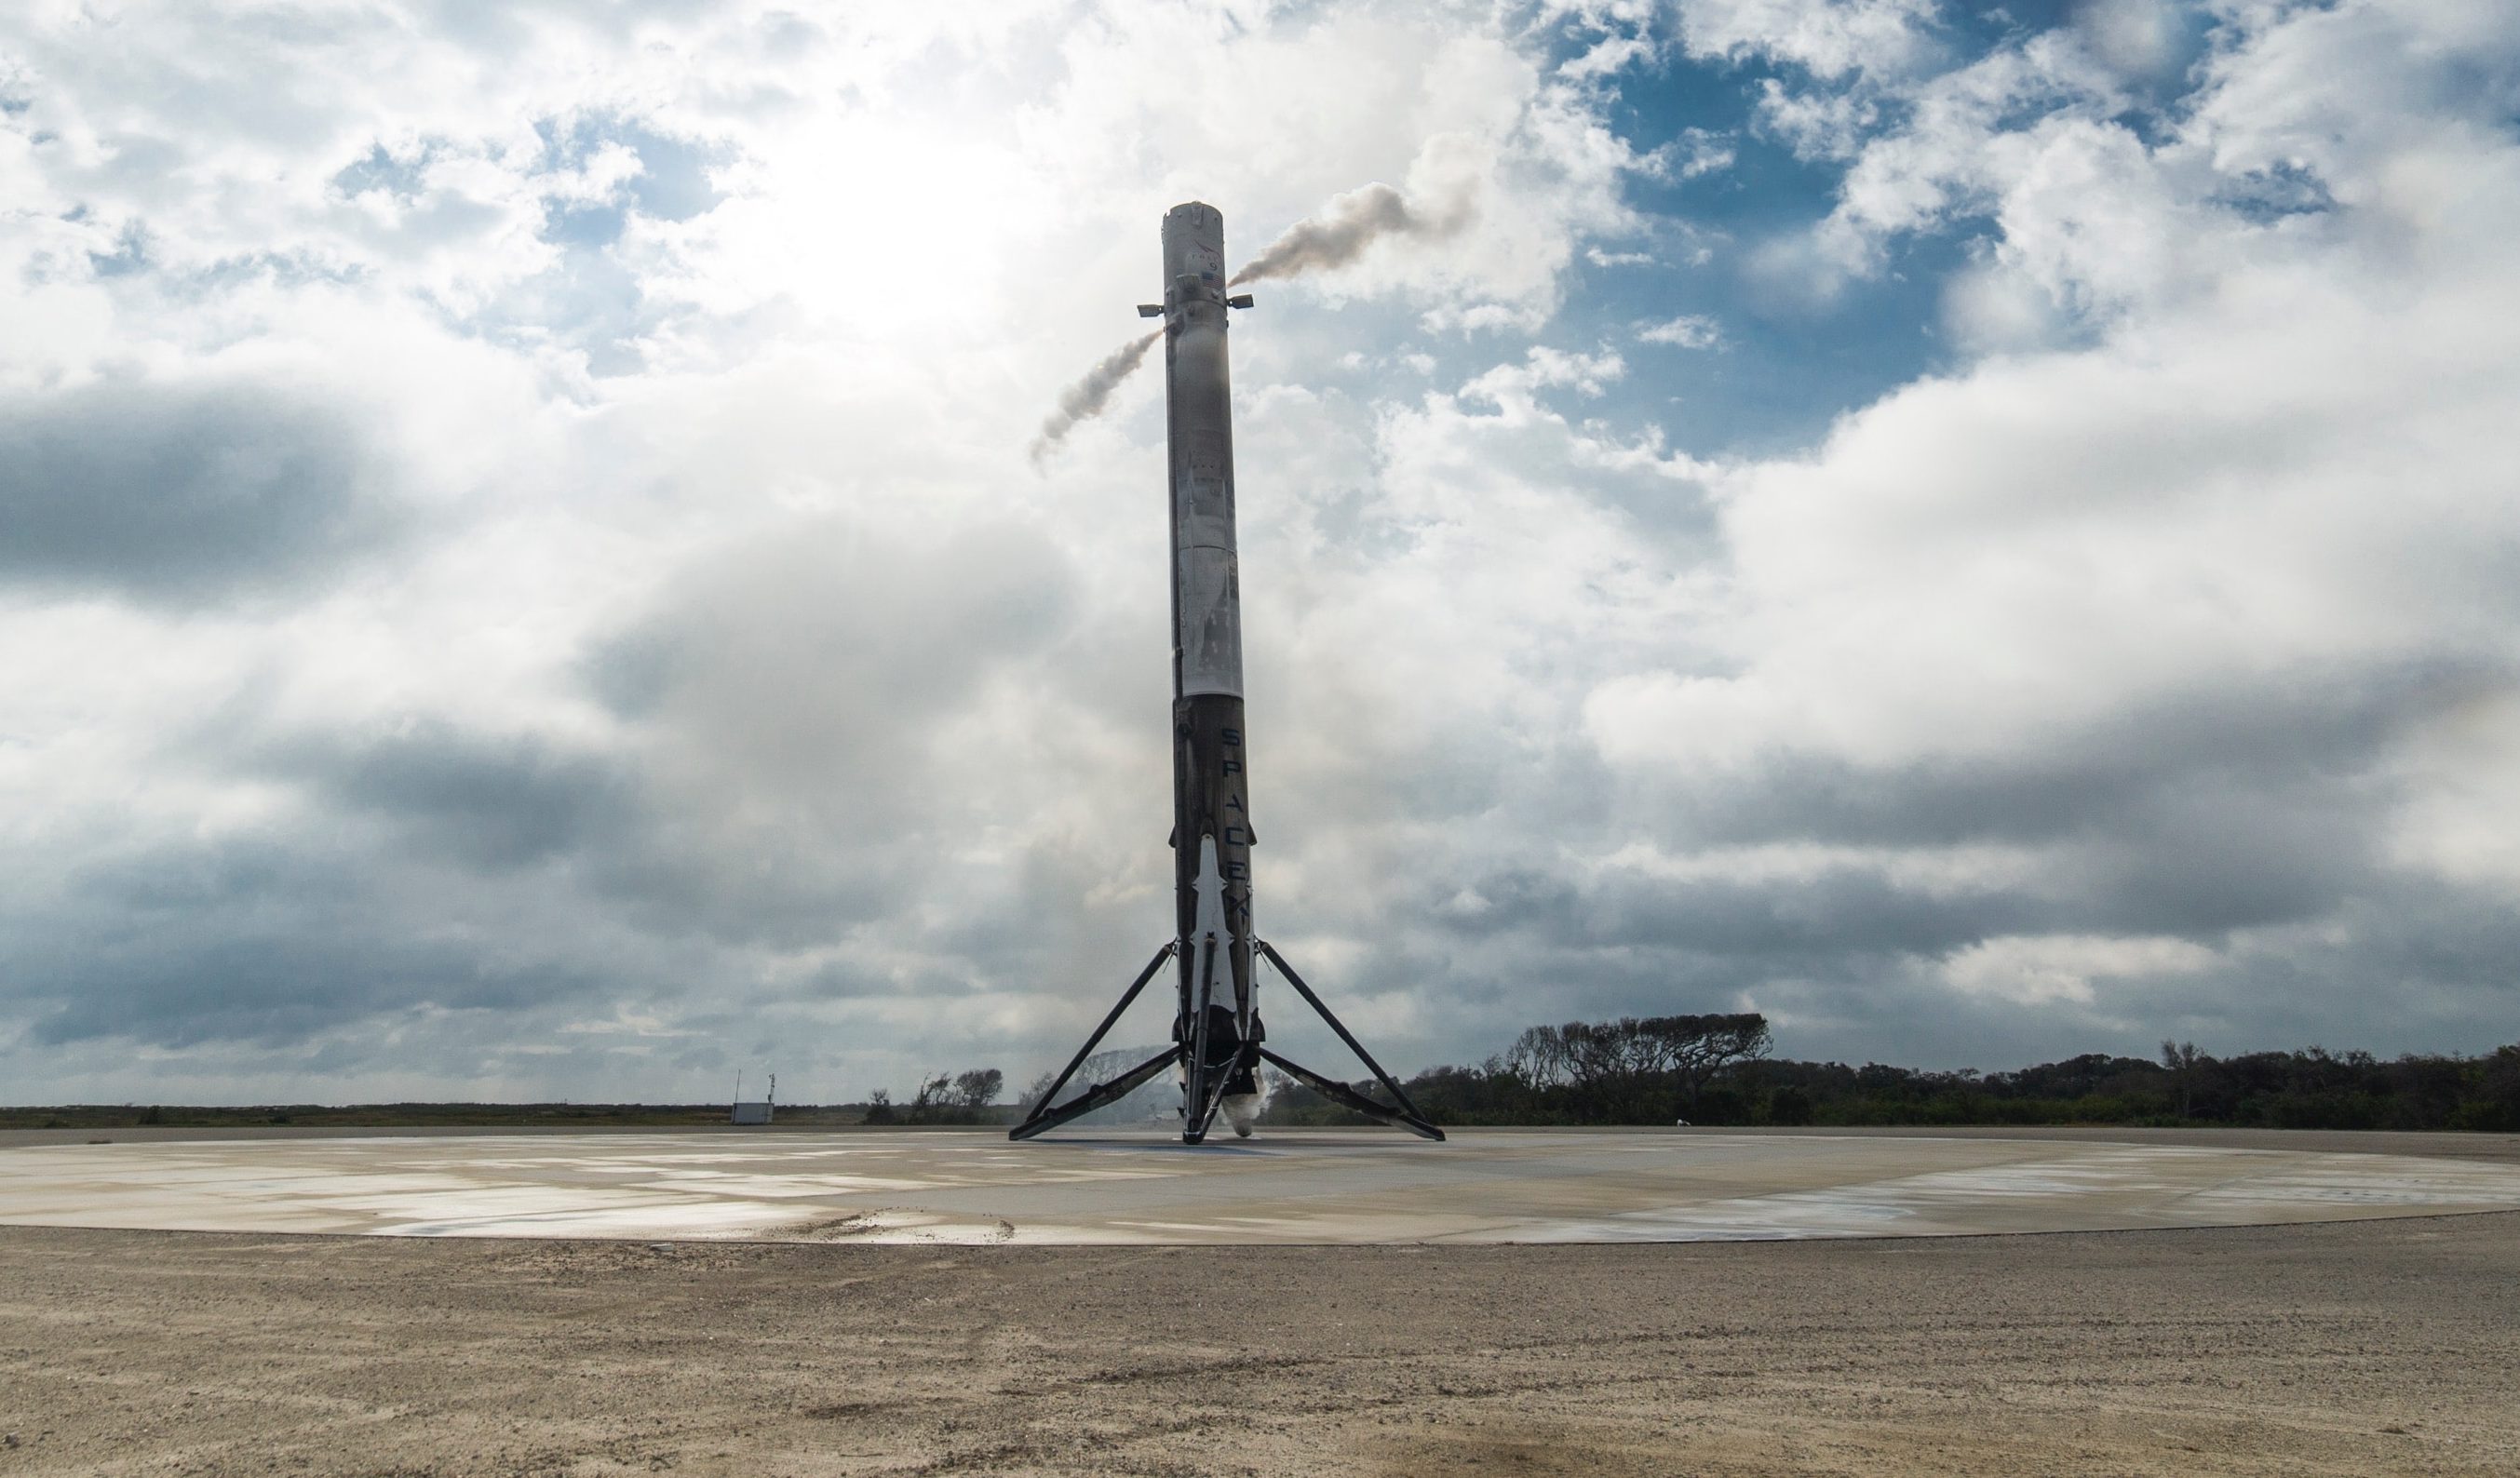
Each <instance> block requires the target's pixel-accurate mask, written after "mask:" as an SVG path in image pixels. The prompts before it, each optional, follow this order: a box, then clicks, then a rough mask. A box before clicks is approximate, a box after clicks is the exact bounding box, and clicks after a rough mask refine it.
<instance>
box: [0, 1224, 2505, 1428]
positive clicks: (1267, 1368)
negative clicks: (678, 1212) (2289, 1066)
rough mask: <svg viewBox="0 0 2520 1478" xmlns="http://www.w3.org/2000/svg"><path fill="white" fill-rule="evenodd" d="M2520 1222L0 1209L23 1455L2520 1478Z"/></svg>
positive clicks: (4, 1376) (2, 1384)
mask: <svg viewBox="0 0 2520 1478" xmlns="http://www.w3.org/2000/svg"><path fill="white" fill-rule="evenodd" d="M2515 1378H2520V1215H2512V1214H2494V1215H2472V1216H2461V1217H2437V1218H2420V1219H2406V1220H2397V1221H2379V1222H2361V1223H2353V1224H2335V1225H2322V1226H2291V1227H2265V1228H2242V1229H2226V1230H2207V1231H2183V1232H2094V1233H2069V1234H2057V1235H2043V1236H1987V1237H1961V1238H1945V1239H1936V1240H1878V1241H1855V1242H1782V1243H1766V1244H1696V1245H1673V1246H1570V1247H1467V1248H1401V1247H1394V1248H1372V1247H1334V1248H1280V1247H1264V1248H1253V1247H1238V1248H1158V1249H1132V1248H1030V1247H996V1248H957V1249H950V1250H943V1251H940V1250H935V1249H917V1248H905V1247H856V1246H805V1245H750V1244H727V1243H668V1244H653V1245H652V1244H646V1243H622V1242H583V1241H578V1242H571V1241H543V1242H517V1241H488V1240H467V1239H446V1240H405V1239H384V1238H359V1237H303V1236H297V1237H287V1236H281V1237H253V1236H239V1235H232V1234H204V1233H180V1232H89V1231H61V1230H51V1229H35V1228H7V1229H0V1474H8V1475H13V1478H14V1475H18V1474H28V1475H33V1474H46V1475H49V1474H66V1475H67V1474H79V1475H87V1474H123V1473H165V1474H177V1473H185V1474H227V1473H265V1472H272V1473H328V1474H329V1473H354V1474H377V1475H387V1474H392V1475H416V1474H472V1473H483V1474H489V1473H502V1474H505V1473H517V1474H527V1473H531V1474H571V1475H578V1474H609V1473H646V1472H687V1473H708V1474H717V1473H724V1474H760V1475H781V1474H796V1475H803V1474H822V1473H878V1472H880V1473H1010V1474H1021V1473H1061V1474H1067V1473H1075V1474H1086V1473H1222V1474H1279V1473H1287V1474H1292V1473H1305V1474H1313V1473H1324V1472H1332V1473H1350V1472H1353V1473H1390V1474H1420V1473H1508V1474H1583V1475H1588V1478H1590V1475H1603V1474H1626V1473H1657V1474H1658V1473H1675V1474H1771V1473H1844V1474H1905V1473H2022V1474H2048V1473H2053V1474H2116V1473H2124V1474H2155V1473H2158V1474H2174V1473H2178V1474H2185V1473H2287V1474H2291V1473H2336V1474H2348V1473H2351V1474H2363V1473H2476V1474H2488V1473H2491V1474H2509V1473H2512V1472H2515V1471H2520V1403H2515V1401H2514V1400H2513V1396H2512V1392H2513V1389H2514V1384H2515Z"/></svg>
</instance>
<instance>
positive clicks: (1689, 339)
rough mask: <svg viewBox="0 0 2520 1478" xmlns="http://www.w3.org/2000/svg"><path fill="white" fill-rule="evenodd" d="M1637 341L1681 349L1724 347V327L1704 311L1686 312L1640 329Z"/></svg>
mask: <svg viewBox="0 0 2520 1478" xmlns="http://www.w3.org/2000/svg"><path fill="white" fill-rule="evenodd" d="M1637 341H1638V342H1639V343H1649V344H1670V345H1671V346H1672V347H1674V348H1679V349H1720V348H1723V347H1724V328H1723V326H1722V325H1721V324H1718V323H1717V322H1716V321H1715V320H1713V319H1711V318H1708V317H1707V316H1706V315H1704V314H1702V313H1684V314H1682V315H1681V316H1680V317H1678V318H1675V319H1671V320H1669V321H1668V322H1664V323H1658V324H1647V325H1645V326H1644V327H1643V328H1641V329H1639V330H1638V331H1637Z"/></svg>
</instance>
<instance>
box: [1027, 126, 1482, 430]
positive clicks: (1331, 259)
mask: <svg viewBox="0 0 2520 1478" xmlns="http://www.w3.org/2000/svg"><path fill="white" fill-rule="evenodd" d="M1456 145H1457V141H1455V140H1451V139H1439V140H1436V141H1434V142H1433V143H1431V144H1430V145H1429V152H1428V155H1427V157H1421V158H1420V160H1419V163H1420V164H1421V165H1423V164H1425V163H1426V162H1427V160H1428V158H1432V159H1435V160H1437V161H1438V162H1443V161H1445V160H1447V159H1448V157H1450V156H1451V155H1455V154H1458V153H1459V150H1458V148H1457V147H1456ZM1453 173H1454V175H1455V183H1454V184H1453V186H1452V187H1451V188H1450V189H1449V190H1441V189H1439V190H1434V191H1426V190H1420V191H1418V192H1417V194H1416V196H1415V198H1414V199H1413V197H1412V196H1408V195H1403V194H1401V193H1400V192H1399V191H1397V190H1395V189H1393V188H1392V187H1390V186H1389V185H1385V184H1382V183H1381V182H1379V181H1376V182H1375V183H1373V184H1371V185H1367V186H1364V187H1362V188H1360V189H1356V190H1351V191H1348V192H1347V193H1346V194H1344V195H1335V196H1332V197H1330V202H1329V204H1328V206H1327V207H1326V208H1324V209H1323V211H1322V212H1321V214H1319V215H1314V216H1308V217H1306V218H1305V219H1303V220H1300V221H1297V222H1296V223H1295V224H1294V225H1292V226H1289V227H1287V228H1286V231H1285V234H1283V235H1282V236H1280V237H1279V238H1278V239H1277V240H1276V241H1274V242H1271V243H1270V244H1269V246H1268V249H1266V250H1264V251H1262V252H1261V253H1260V254H1259V255H1258V256H1256V257H1254V258H1252V260H1251V262H1250V264H1249V265H1247V266H1245V267H1244V268H1243V269H1242V270H1241V271H1239V272H1237V273H1235V274H1234V281H1233V282H1232V283H1230V284H1228V286H1230V287H1240V286H1241V285H1242V284H1244V283H1254V282H1261V281H1264V280H1266V279H1270V278H1283V277H1297V276H1301V275H1302V274H1304V273H1306V272H1317V271H1320V270H1322V269H1324V268H1328V267H1344V266H1346V265H1347V264H1348V263H1350V262H1352V261H1355V260H1356V259H1357V258H1358V257H1360V256H1362V255H1364V254H1365V251H1366V248H1367V247H1369V246H1373V244H1374V243H1375V242H1378V241H1381V240H1382V239H1383V238H1385V237H1393V236H1400V237H1415V238H1417V239H1418V240H1421V241H1440V240H1442V239H1444V238H1445V237H1449V236H1451V235H1453V234H1454V233H1455V232H1458V231H1460V230H1461V229H1462V228H1463V226H1466V225H1468V224H1469V222H1470V218H1471V217H1472V216H1473V215H1474V214H1476V213H1477V212H1476V208H1475V207H1476V203H1477V194H1476V192H1477V177H1476V176H1475V175H1464V174H1463V173H1461V172H1460V171H1459V170H1455V171H1453ZM1412 174H1413V175H1417V174H1418V171H1417V170H1413V171H1412ZM1162 336H1163V331H1162V330H1160V329H1158V330H1156V331H1155V332H1154V333H1152V334H1149V335H1148V336H1145V337H1144V338H1138V339H1132V340H1131V341H1129V342H1128V343H1125V344H1122V345H1121V346H1120V347H1119V348H1117V349H1114V350H1112V351H1111V352H1110V353H1109V354H1107V355H1105V356H1104V357H1103V359H1102V363H1101V364H1098V365H1096V366H1095V367H1094V368H1093V369H1091V370H1089V371H1087V372H1086V374H1085V378H1084V379H1082V380H1080V381H1077V382H1076V383H1074V384H1072V385H1069V386H1068V387H1067V388H1066V389H1065V390H1062V391H1060V392H1059V396H1058V409H1057V411H1054V412H1052V413H1051V416H1050V419H1049V420H1047V421H1045V422H1043V423H1042V424H1041V434H1040V435H1038V436H1036V437H1034V438H1033V443H1032V462H1033V466H1034V467H1035V468H1036V469H1038V468H1040V467H1041V466H1042V464H1044V463H1046V462H1048V461H1049V460H1050V456H1051V454H1052V453H1053V452H1056V451H1057V450H1058V447H1059V443H1061V442H1063V441H1065V440H1066V439H1067V433H1068V432H1070V431H1073V430H1074V429H1076V427H1077V426H1078V425H1080V424H1081V423H1084V422H1087V421H1091V420H1093V419H1094V418H1095V417H1097V416H1100V415H1102V410H1103V407H1104V406H1106V405H1108V404H1109V403H1110V400H1111V393H1112V392H1113V391H1114V390H1117V389H1118V388H1120V382H1121V381H1124V380H1127V379H1128V378H1129V376H1130V375H1131V374H1132V373H1134V372H1135V371H1136V370H1137V368H1138V366H1139V365H1140V364H1143V363H1144V362H1145V361H1146V358H1147V350H1148V348H1150V347H1152V346H1153V344H1154V341H1155V340H1156V339H1158V338H1161V337H1162Z"/></svg>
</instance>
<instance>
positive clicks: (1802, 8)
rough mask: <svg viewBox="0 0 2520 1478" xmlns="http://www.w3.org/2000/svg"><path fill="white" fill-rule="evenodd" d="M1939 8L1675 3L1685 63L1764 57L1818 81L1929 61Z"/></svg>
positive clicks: (1729, 0) (1883, 2) (1877, 3)
mask: <svg viewBox="0 0 2520 1478" xmlns="http://www.w3.org/2000/svg"><path fill="white" fill-rule="evenodd" d="M1940 11H1941V6H1940V4H1939V3H1938V0H1680V33H1681V39H1682V41H1683V43H1684V44H1685V45H1687V47H1688V52H1689V54H1690V55H1691V56H1697V57H1722V58H1733V59H1739V58H1744V57H1763V58H1767V59H1771V60H1774V61H1778V62H1787V63H1792V64H1794V65H1796V66H1799V67H1804V68H1806V69H1808V70H1809V71H1810V72H1812V74H1813V75H1815V76H1819V77H1823V78H1836V77H1842V76H1844V75H1846V74H1847V73H1849V72H1853V71H1858V70H1867V71H1892V72H1895V71H1898V70H1900V69H1903V68H1906V67H1912V66H1914V65H1916V64H1917V63H1919V62H1920V61H1923V60H1925V59H1926V58H1929V57H1931V56H1932V55H1933V54H1934V52H1935V50H1936V40H1935V34H1934V33H1935V30H1936V28H1937V24H1938V17H1939V13H1940Z"/></svg>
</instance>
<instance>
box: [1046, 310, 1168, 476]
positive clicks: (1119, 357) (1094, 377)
mask: <svg viewBox="0 0 2520 1478" xmlns="http://www.w3.org/2000/svg"><path fill="white" fill-rule="evenodd" d="M1161 337H1163V330H1161V329H1157V330H1156V331H1155V332H1153V333H1152V334H1148V335H1146V336H1143V337H1140V338H1133V339H1131V340H1129V341H1128V342H1127V343H1124V344H1122V345H1121V346H1120V347H1118V348H1116V349H1113V350H1112V351H1111V352H1110V353H1108V354H1105V355H1103V356H1102V363H1100V364H1098V365H1096V366H1095V367H1094V368H1092V369H1090V370H1088V371H1086V372H1085V378H1084V379H1083V380H1080V381H1077V382H1076V383H1074V384H1072V385H1069V386H1068V387H1067V388H1066V389H1064V390H1061V391H1059V392H1058V409H1057V410H1056V411H1053V412H1051V414H1050V419H1049V420H1048V421H1045V422H1043V423H1042V424H1041V434H1040V435H1038V436H1036V437H1034V438H1033V442H1032V461H1033V466H1035V467H1039V466H1041V464H1042V463H1044V462H1046V461H1048V460H1049V458H1050V454H1051V453H1052V452H1055V451H1057V449H1058V444H1059V443H1060V442H1062V441H1064V440H1066V439H1067V433H1068V432H1070V431H1072V430H1074V429H1076V427H1077V425H1078V423H1080V422H1086V421H1091V420H1093V419H1094V418H1095V417H1097V416H1100V415H1102V408H1103V407H1104V406H1106V405H1108V404H1110V402H1111V392H1112V391H1114V390H1116V389H1118V388H1120V381H1124V380H1126V379H1128V378H1129V375H1130V372H1132V371H1134V370H1136V369H1137V368H1138V366H1139V365H1140V364H1141V363H1142V362H1144V361H1145V359H1146V357H1147V350H1148V349H1149V348H1152V347H1153V346H1154V342H1155V340H1156V339H1158V338H1161Z"/></svg>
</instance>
